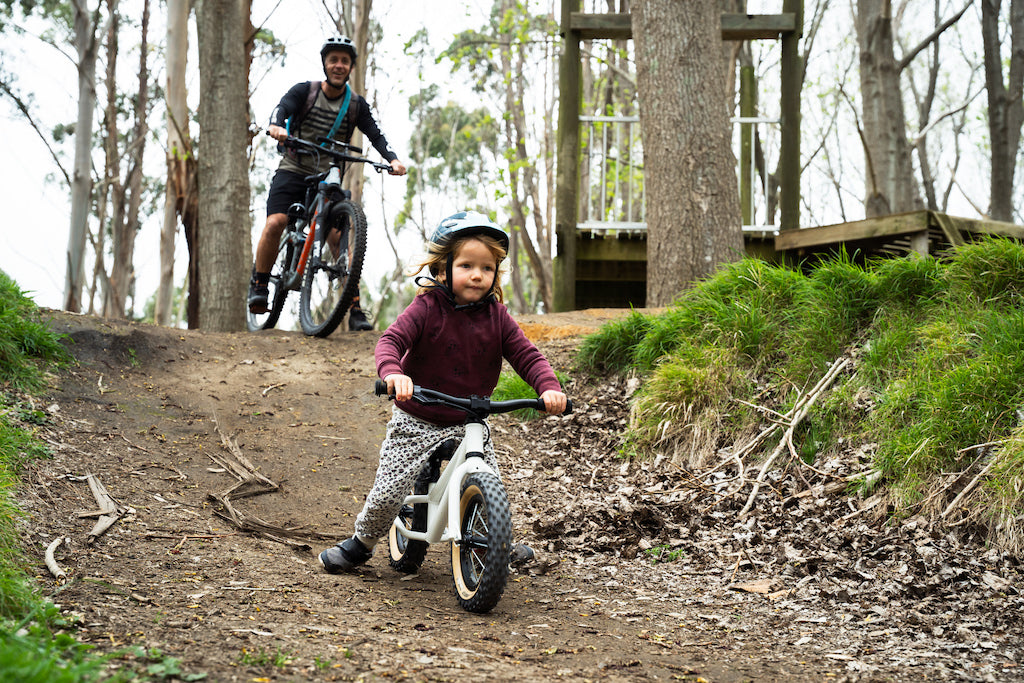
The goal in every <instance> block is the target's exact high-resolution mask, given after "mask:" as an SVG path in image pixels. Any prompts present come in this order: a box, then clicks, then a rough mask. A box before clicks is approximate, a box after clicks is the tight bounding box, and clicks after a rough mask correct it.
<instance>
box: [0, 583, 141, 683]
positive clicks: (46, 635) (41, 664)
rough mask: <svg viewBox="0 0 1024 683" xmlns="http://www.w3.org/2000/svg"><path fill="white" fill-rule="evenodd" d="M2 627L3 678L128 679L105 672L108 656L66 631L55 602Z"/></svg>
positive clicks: (52, 682)
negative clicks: (78, 640) (97, 655)
mask: <svg viewBox="0 0 1024 683" xmlns="http://www.w3.org/2000/svg"><path fill="white" fill-rule="evenodd" d="M4 622H6V623H4V624H3V625H2V627H0V679H2V680H5V681H19V682H21V683H81V682H83V681H100V680H104V681H116V680H128V679H127V678H125V677H119V676H115V677H110V676H107V675H105V668H106V662H107V658H104V657H96V656H94V655H92V654H90V651H91V650H92V646H90V645H85V644H83V643H79V642H77V641H76V640H75V639H74V637H73V636H71V635H70V634H68V633H66V632H63V631H62V629H63V628H65V627H66V626H68V624H67V623H66V622H64V621H63V620H62V618H61V616H60V612H59V610H58V609H57V608H56V607H54V606H53V605H52V604H48V603H47V604H40V606H39V607H37V608H36V609H35V610H34V611H32V612H30V613H29V614H28V615H26V618H25V619H24V620H22V621H21V622H20V623H14V622H10V621H7V620H4Z"/></svg>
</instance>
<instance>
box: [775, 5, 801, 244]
mask: <svg viewBox="0 0 1024 683" xmlns="http://www.w3.org/2000/svg"><path fill="white" fill-rule="evenodd" d="M782 11H783V12H786V13H792V14H793V15H795V17H796V22H795V24H796V30H795V31H792V32H786V33H784V34H783V35H782V64H781V66H782V84H781V88H782V93H781V109H782V131H781V135H782V139H781V143H780V144H781V150H780V154H779V187H780V189H781V195H782V196H781V197H780V198H779V208H780V213H781V216H780V220H779V227H780V228H781V229H782V230H796V229H797V228H799V227H800V86H801V83H802V82H803V72H804V65H803V61H802V60H801V58H800V36H801V35H802V33H803V28H802V27H803V21H804V16H803V15H804V3H803V0H783V3H782Z"/></svg>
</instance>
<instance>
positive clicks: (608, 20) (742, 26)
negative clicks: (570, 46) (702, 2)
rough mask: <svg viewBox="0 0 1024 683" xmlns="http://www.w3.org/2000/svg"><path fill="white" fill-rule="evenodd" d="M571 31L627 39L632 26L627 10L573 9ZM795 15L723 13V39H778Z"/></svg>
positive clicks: (595, 37)
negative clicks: (604, 11) (585, 10)
mask: <svg viewBox="0 0 1024 683" xmlns="http://www.w3.org/2000/svg"><path fill="white" fill-rule="evenodd" d="M569 30H570V31H574V32H576V33H577V35H578V37H579V39H580V40H598V39H601V38H607V39H610V40H627V39H629V38H632V37H633V26H632V23H631V20H630V17H629V14H628V13H625V12H616V13H605V14H595V13H588V12H573V13H572V14H570V15H569ZM796 31H797V26H796V15H795V14H794V13H792V12H787V13H783V14H735V13H732V12H723V13H722V40H775V39H777V38H779V37H780V36H782V35H783V34H786V33H796Z"/></svg>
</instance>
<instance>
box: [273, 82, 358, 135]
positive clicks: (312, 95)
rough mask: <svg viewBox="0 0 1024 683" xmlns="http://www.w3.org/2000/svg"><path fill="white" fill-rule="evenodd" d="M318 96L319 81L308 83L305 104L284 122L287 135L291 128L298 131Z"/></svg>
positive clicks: (289, 133)
mask: <svg viewBox="0 0 1024 683" xmlns="http://www.w3.org/2000/svg"><path fill="white" fill-rule="evenodd" d="M346 85H347V84H346ZM319 94H320V81H310V82H309V92H308V93H307V94H306V103H305V104H303V105H302V109H300V110H299V111H297V112H296V113H294V114H292V115H291V116H290V117H288V120H287V121H286V122H285V123H287V124H288V125H287V126H285V128H286V129H287V130H288V135H291V134H292V130H293V127H294V129H295V130H297V129H298V127H299V124H301V123H302V122H303V120H305V118H306V116H307V115H308V114H309V110H310V109H312V108H313V103H314V102H316V96H317V95H319Z"/></svg>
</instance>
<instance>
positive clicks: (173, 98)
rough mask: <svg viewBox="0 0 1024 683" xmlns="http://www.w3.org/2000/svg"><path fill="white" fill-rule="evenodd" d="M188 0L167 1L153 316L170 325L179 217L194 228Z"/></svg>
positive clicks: (194, 201) (194, 183)
mask: <svg viewBox="0 0 1024 683" xmlns="http://www.w3.org/2000/svg"><path fill="white" fill-rule="evenodd" d="M188 15H189V3H188V0H168V2H167V194H166V199H165V201H164V223H163V227H162V228H161V230H160V284H159V287H158V289H157V294H156V307H155V314H154V317H155V319H156V324H157V325H169V324H171V319H172V317H173V316H172V311H173V308H172V307H173V305H174V302H173V299H174V241H175V233H176V232H177V229H178V220H179V217H180V219H181V221H182V222H183V223H184V224H185V225H186V228H185V229H186V230H194V229H195V216H196V210H197V206H196V193H195V185H196V162H195V157H194V156H193V154H192V139H191V137H190V136H189V132H188V123H189V120H188V118H189V112H188V102H187V96H188V93H187V91H186V89H185V67H186V64H187V55H188Z"/></svg>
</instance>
